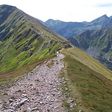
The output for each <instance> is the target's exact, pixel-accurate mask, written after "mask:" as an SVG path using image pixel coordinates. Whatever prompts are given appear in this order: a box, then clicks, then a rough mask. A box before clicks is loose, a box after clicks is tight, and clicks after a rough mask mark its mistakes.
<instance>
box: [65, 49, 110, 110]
mask: <svg viewBox="0 0 112 112" xmlns="http://www.w3.org/2000/svg"><path fill="white" fill-rule="evenodd" d="M77 50H78V49H77ZM77 50H76V49H69V50H67V51H66V50H65V51H63V52H64V54H65V59H64V61H65V63H66V71H65V72H66V73H64V74H63V75H64V77H65V78H66V79H67V80H68V82H69V84H68V86H69V88H70V89H71V94H72V96H73V97H74V99H76V102H77V106H78V108H79V109H81V110H83V111H84V112H112V81H111V80H109V79H107V78H106V77H105V75H106V74H105V72H106V70H107V69H106V68H103V69H105V72H104V74H105V75H104V74H103V72H100V73H99V72H98V71H97V69H91V67H89V64H88V65H87V64H85V63H84V61H82V62H81V61H79V59H78V57H77V58H76V57H74V56H73V53H74V52H76V54H77V53H79V52H80V54H82V53H81V51H80V50H79V51H77ZM77 55H78V54H77ZM83 56H84V55H80V57H82V58H83ZM87 57H88V56H87ZM88 58H89V57H88ZM89 59H90V58H89ZM93 60H94V59H93ZM86 61H87V60H86ZM89 61H90V60H89ZM93 64H94V63H93ZM93 64H92V65H93ZM97 64H98V63H97ZM95 65H96V63H95ZM95 65H94V66H95ZM98 66H100V64H99V65H98ZM102 66H103V65H102ZM108 72H109V71H108V70H107V73H108ZM110 74H111V72H110Z"/></svg>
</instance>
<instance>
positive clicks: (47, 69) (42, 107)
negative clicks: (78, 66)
mask: <svg viewBox="0 0 112 112" xmlns="http://www.w3.org/2000/svg"><path fill="white" fill-rule="evenodd" d="M63 58H64V55H63V54H58V55H57V57H55V58H53V59H51V60H49V61H48V62H45V63H43V64H41V65H39V66H37V67H36V68H35V69H33V70H32V71H31V72H30V73H28V74H27V75H25V76H24V77H23V78H21V79H20V80H18V81H17V82H16V83H15V84H14V85H13V86H12V87H10V88H8V89H7V90H6V91H5V94H4V97H2V98H1V99H0V112H65V110H64V107H63V106H62V103H63V95H62V92H61V90H60V85H61V81H62V80H61V79H60V78H59V73H60V72H61V70H62V69H63V68H64V63H63V61H61V60H62V59H63Z"/></svg>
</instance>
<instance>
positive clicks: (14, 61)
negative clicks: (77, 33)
mask: <svg viewBox="0 0 112 112" xmlns="http://www.w3.org/2000/svg"><path fill="white" fill-rule="evenodd" d="M67 45H68V42H67V41H66V40H65V39H64V38H62V37H61V36H58V35H57V34H55V33H53V32H52V31H50V30H49V29H48V28H47V27H45V26H44V25H43V24H42V23H41V22H40V21H39V20H37V19H35V18H33V17H31V16H29V15H27V14H25V13H24V12H22V11H21V10H19V9H17V8H16V7H13V6H8V5H1V6H0V74H2V75H3V74H7V73H9V72H12V71H17V70H18V69H22V68H24V67H23V66H25V65H27V66H28V65H30V64H33V63H37V62H40V61H43V60H45V59H47V58H51V57H53V56H54V55H55V54H56V51H57V50H59V49H61V48H62V47H65V46H67ZM30 68H31V67H30ZM24 69H25V68H24ZM21 71H22V70H21ZM16 74H17V73H16ZM2 75H0V77H2ZM4 76H5V75H4ZM1 80H2V79H1Z"/></svg>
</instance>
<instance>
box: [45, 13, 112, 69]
mask: <svg viewBox="0 0 112 112" xmlns="http://www.w3.org/2000/svg"><path fill="white" fill-rule="evenodd" d="M45 25H47V26H48V27H49V28H51V29H52V30H53V31H55V32H57V33H58V34H60V35H62V36H64V37H65V38H67V39H68V40H69V41H70V42H71V43H72V44H73V45H75V46H77V47H79V48H81V49H83V50H85V51H86V52H87V53H88V54H90V55H92V56H93V57H95V58H97V59H99V60H100V61H101V62H102V63H104V64H106V65H107V66H108V67H109V68H112V16H111V17H108V16H107V15H103V16H101V17H99V18H97V19H95V20H93V21H91V22H63V21H59V20H52V19H49V20H47V21H46V22H45Z"/></svg>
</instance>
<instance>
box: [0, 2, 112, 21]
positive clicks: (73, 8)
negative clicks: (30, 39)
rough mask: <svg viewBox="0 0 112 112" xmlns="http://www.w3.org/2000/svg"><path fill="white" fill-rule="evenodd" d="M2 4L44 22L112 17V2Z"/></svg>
mask: <svg viewBox="0 0 112 112" xmlns="http://www.w3.org/2000/svg"><path fill="white" fill-rule="evenodd" d="M0 4H1V5H2V4H8V5H13V6H16V7H18V8H19V9H21V10H23V11H24V12H26V13H27V14H29V15H31V16H33V17H36V18H38V19H40V20H42V21H46V20H47V19H55V20H62V21H77V22H81V21H91V20H93V19H95V18H97V17H99V16H102V15H104V14H107V15H108V16H112V0H0Z"/></svg>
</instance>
